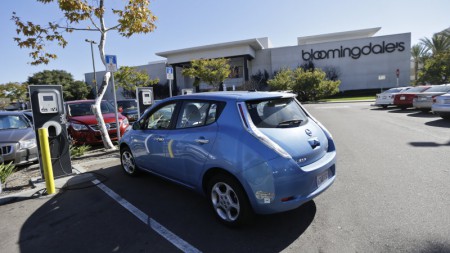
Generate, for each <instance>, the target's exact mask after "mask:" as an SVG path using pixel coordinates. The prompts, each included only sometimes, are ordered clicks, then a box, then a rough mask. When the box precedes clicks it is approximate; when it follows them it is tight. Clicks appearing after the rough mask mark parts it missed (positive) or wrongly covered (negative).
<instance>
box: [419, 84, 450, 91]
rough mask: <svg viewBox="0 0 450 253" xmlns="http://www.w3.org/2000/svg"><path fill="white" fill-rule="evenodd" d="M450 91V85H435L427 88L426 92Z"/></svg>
mask: <svg viewBox="0 0 450 253" xmlns="http://www.w3.org/2000/svg"><path fill="white" fill-rule="evenodd" d="M447 91H450V85H438V86H433V87H431V88H429V89H428V90H426V91H425V92H447Z"/></svg>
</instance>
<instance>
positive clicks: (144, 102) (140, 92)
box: [136, 87, 154, 117]
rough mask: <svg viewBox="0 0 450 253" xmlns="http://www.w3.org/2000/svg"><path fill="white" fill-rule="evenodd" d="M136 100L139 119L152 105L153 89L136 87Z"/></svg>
mask: <svg viewBox="0 0 450 253" xmlns="http://www.w3.org/2000/svg"><path fill="white" fill-rule="evenodd" d="M136 99H137V104H138V117H141V115H142V114H143V113H144V112H145V110H146V109H147V108H149V107H150V106H151V105H152V104H153V103H154V96H153V88H152V87H137V88H136Z"/></svg>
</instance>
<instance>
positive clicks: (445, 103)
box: [431, 92, 450, 119]
mask: <svg viewBox="0 0 450 253" xmlns="http://www.w3.org/2000/svg"><path fill="white" fill-rule="evenodd" d="M434 99H435V102H434V103H433V105H432V106H431V110H432V111H433V113H434V114H437V115H439V116H441V118H443V119H450V92H448V93H446V94H444V95H441V96H437V97H435V98H434Z"/></svg>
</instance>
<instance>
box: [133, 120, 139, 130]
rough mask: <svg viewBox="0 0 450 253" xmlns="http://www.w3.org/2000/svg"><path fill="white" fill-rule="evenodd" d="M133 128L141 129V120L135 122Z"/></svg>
mask: <svg viewBox="0 0 450 253" xmlns="http://www.w3.org/2000/svg"><path fill="white" fill-rule="evenodd" d="M132 128H133V130H139V129H141V124H139V121H136V122H134V123H133V126H132Z"/></svg>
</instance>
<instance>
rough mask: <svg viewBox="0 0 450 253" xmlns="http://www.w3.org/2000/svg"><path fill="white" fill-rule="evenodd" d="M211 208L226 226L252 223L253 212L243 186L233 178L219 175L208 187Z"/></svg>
mask: <svg viewBox="0 0 450 253" xmlns="http://www.w3.org/2000/svg"><path fill="white" fill-rule="evenodd" d="M208 195H209V198H210V203H211V206H212V208H213V210H214V213H215V214H216V216H217V218H219V220H220V221H221V222H223V223H225V224H226V225H229V226H238V225H241V224H244V223H247V222H249V221H250V219H251V216H252V210H251V207H250V204H249V202H248V199H247V196H246V195H245V192H244V190H243V189H242V187H241V185H240V184H239V183H238V182H237V181H236V180H235V179H234V178H232V177H231V176H228V175H224V174H218V175H216V176H214V177H213V178H212V179H211V181H210V183H209V187H208Z"/></svg>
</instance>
